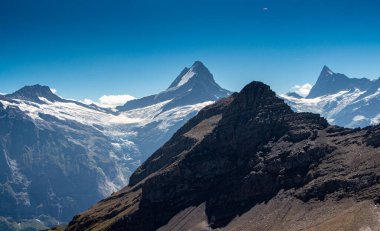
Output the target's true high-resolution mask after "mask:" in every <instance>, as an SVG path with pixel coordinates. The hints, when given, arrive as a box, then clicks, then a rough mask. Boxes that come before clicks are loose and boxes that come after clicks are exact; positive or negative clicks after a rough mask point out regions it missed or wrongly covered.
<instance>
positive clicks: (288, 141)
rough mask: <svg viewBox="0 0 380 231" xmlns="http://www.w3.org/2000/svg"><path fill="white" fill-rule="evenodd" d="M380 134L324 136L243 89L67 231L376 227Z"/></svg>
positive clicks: (264, 90)
mask: <svg viewBox="0 0 380 231" xmlns="http://www.w3.org/2000/svg"><path fill="white" fill-rule="evenodd" d="M379 145H380V128H379V127H372V128H366V129H362V130H360V129H355V130H352V129H345V128H340V127H334V126H329V125H328V123H327V122H326V120H325V119H323V118H321V117H319V115H315V114H310V113H294V112H293V111H291V109H290V108H289V107H288V106H287V105H286V104H285V103H284V102H283V101H282V100H281V99H279V98H277V97H276V95H275V93H274V92H273V91H271V90H270V88H269V87H268V86H267V85H265V84H263V83H260V82H252V83H251V84H249V85H247V86H246V87H245V88H244V89H243V90H242V91H241V92H240V93H238V94H233V95H232V96H231V97H229V98H227V99H224V100H221V101H219V102H217V103H216V104H214V105H211V106H209V107H207V108H205V109H203V110H202V111H201V112H199V114H198V115H197V116H196V117H194V118H193V119H191V120H190V121H189V122H188V123H187V124H186V125H185V126H183V127H182V128H181V129H180V130H179V131H178V132H177V133H176V134H175V135H174V136H173V137H172V139H170V140H169V141H168V142H167V143H166V144H165V145H164V146H163V147H161V148H160V149H159V150H157V151H156V152H155V153H154V154H153V155H152V156H151V157H150V158H149V159H148V160H147V161H146V162H145V163H144V164H143V165H142V166H141V167H140V168H139V169H138V170H137V171H136V172H135V173H134V174H133V175H132V177H131V179H130V184H129V186H127V187H125V188H124V189H123V190H121V191H120V192H117V193H115V194H113V195H112V196H111V197H109V198H107V199H105V200H103V201H100V202H99V203H98V204H96V205H94V206H93V207H92V208H90V209H89V210H88V211H85V212H83V213H82V214H79V215H77V216H75V217H74V219H73V220H72V221H71V222H70V224H69V227H68V228H67V229H68V230H156V229H159V228H160V230H211V229H222V230H284V229H285V230H300V229H302V230H328V229H330V230H339V229H341V230H358V229H357V228H367V227H368V228H372V230H374V229H375V228H376V227H379V225H380V224H379V211H378V209H377V203H379V202H380V197H379V196H380V195H379V194H380V193H379V192H380V191H379V190H380V184H379V181H380V171H379V170H380V148H379Z"/></svg>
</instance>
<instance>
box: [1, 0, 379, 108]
mask: <svg viewBox="0 0 380 231" xmlns="http://www.w3.org/2000/svg"><path fill="white" fill-rule="evenodd" d="M379 12H380V3H379V1H376V0H360V1H359V0H358V1H355V0H349V1H348V0H345V1H334V0H155V1H154V0H120V1H116V0H102V1H101V0H38V1H31V0H23V1H21V0H1V1H0V92H5V93H9V92H12V91H14V90H17V89H18V88H20V87H22V86H23V85H27V84H29V85H30V84H36V83H39V84H44V85H49V86H51V87H52V88H55V89H57V90H58V94H59V95H61V96H63V97H65V98H74V99H84V98H90V99H93V100H96V99H97V98H99V97H100V96H102V95H109V94H130V95H133V96H136V97H142V96H145V95H148V94H152V93H157V92H159V91H161V90H164V89H165V88H167V87H168V86H169V84H170V82H171V81H172V80H174V78H175V77H176V76H177V75H178V73H179V72H180V71H181V70H182V68H183V67H185V66H190V65H191V64H192V63H193V62H194V61H195V60H201V61H203V62H204V63H205V64H206V66H208V67H209V69H210V70H211V72H212V73H213V74H214V77H215V79H216V81H217V82H218V83H219V84H220V85H221V86H222V87H224V88H227V89H229V90H233V91H238V90H240V89H241V88H242V87H243V86H244V85H245V84H247V83H249V82H250V81H252V80H260V81H263V82H265V83H267V84H269V85H271V87H272V88H273V89H274V90H276V91H277V92H279V93H284V92H287V91H288V90H290V89H291V88H292V86H294V85H296V84H304V83H311V84H313V83H314V82H315V81H316V79H317V77H318V74H319V72H320V70H321V69H322V66H323V65H325V64H326V65H328V66H329V67H330V68H331V69H332V70H334V71H336V72H340V73H345V74H347V75H348V76H351V77H368V78H372V79H373V78H377V77H379V76H380V14H379Z"/></svg>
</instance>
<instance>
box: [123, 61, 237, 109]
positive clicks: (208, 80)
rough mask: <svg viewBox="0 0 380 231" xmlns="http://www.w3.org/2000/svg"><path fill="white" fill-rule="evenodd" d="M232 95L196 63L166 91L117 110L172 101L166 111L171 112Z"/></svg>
mask: <svg viewBox="0 0 380 231" xmlns="http://www.w3.org/2000/svg"><path fill="white" fill-rule="evenodd" d="M230 93H231V92H229V91H228V90H225V89H223V88H221V87H220V86H219V85H218V84H217V83H216V82H215V80H214V77H213V75H212V74H211V73H210V71H209V70H208V69H207V68H206V67H205V66H204V65H203V63H202V62H200V61H196V62H194V64H193V65H192V66H191V67H190V68H185V69H184V70H183V71H182V72H181V73H180V74H179V75H178V77H177V78H176V79H175V80H174V81H173V83H172V84H171V85H170V86H169V88H168V89H167V90H166V91H163V92H161V93H159V94H156V95H151V96H147V97H143V98H141V99H136V100H131V101H128V102H127V103H126V104H125V105H123V106H120V107H118V108H117V109H118V110H120V111H126V110H132V109H136V108H141V107H146V106H149V105H153V104H157V103H160V102H164V101H166V100H171V101H170V103H168V104H167V105H165V109H164V110H169V109H172V108H174V107H178V106H183V105H190V104H196V103H199V102H205V101H215V100H218V99H220V98H224V97H226V96H228V95H229V94H230Z"/></svg>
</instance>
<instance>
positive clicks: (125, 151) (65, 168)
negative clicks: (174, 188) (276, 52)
mask: <svg viewBox="0 0 380 231" xmlns="http://www.w3.org/2000/svg"><path fill="white" fill-rule="evenodd" d="M186 69H187V70H188V71H187V72H186V73H181V75H180V76H179V77H177V79H176V80H175V81H174V82H173V84H175V87H169V88H168V89H167V90H165V91H163V92H161V93H159V94H157V95H153V96H148V97H145V98H142V99H138V100H133V101H131V102H132V105H133V107H132V106H129V105H130V104H128V103H127V104H126V105H125V106H124V107H119V108H118V110H116V111H115V110H110V109H105V108H101V107H98V106H96V105H86V104H83V103H80V102H77V101H73V100H66V99H62V98H61V97H59V96H57V95H55V94H54V93H53V92H51V90H50V88H49V87H47V86H41V85H34V86H26V87H24V88H22V89H20V90H19V91H17V92H15V93H13V94H8V95H1V96H0V168H1V169H3V171H2V172H1V173H0V216H4V217H12V218H15V219H21V218H22V219H24V218H36V217H38V216H41V215H48V216H51V217H53V218H55V219H57V220H61V221H67V220H68V219H71V217H72V215H74V214H75V213H77V212H79V211H81V210H83V209H86V208H87V207H88V206H90V205H91V204H93V203H95V202H96V201H98V200H100V199H102V198H104V197H105V196H109V195H110V194H111V193H112V192H115V191H117V190H118V189H120V188H121V187H123V186H125V185H126V184H127V183H128V179H129V176H130V174H131V172H132V171H134V170H135V169H136V168H137V167H138V166H139V165H140V164H141V162H142V161H144V160H145V159H146V158H147V157H148V156H149V155H150V154H151V153H152V152H153V151H154V150H155V149H157V148H158V147H160V146H161V145H162V144H163V143H165V142H166V141H167V140H168V139H169V138H170V137H171V136H172V134H174V132H175V131H176V130H177V129H178V128H179V127H181V126H182V125H183V124H184V123H185V122H186V121H187V120H189V119H190V118H191V117H193V116H194V115H195V114H196V113H197V112H198V111H199V110H201V109H202V108H203V107H205V106H207V105H209V104H211V103H212V102H214V101H215V100H217V99H218V98H221V97H225V96H228V95H229V94H230V92H229V91H227V90H224V89H222V88H220V87H219V85H217V84H216V83H215V81H214V79H213V77H212V75H211V73H209V71H208V70H207V68H206V67H205V66H204V65H203V64H202V63H201V62H196V63H195V64H194V65H193V66H192V67H191V68H186ZM178 78H180V81H178ZM176 81H177V82H178V83H176ZM173 84H172V85H173ZM215 91H217V93H216V92H215ZM195 96H198V97H195ZM189 98H192V99H191V100H189ZM146 99H149V100H146ZM137 104H139V105H137ZM89 192H90V193H89ZM94 192H97V193H94Z"/></svg>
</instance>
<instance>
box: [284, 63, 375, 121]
mask: <svg viewBox="0 0 380 231" xmlns="http://www.w3.org/2000/svg"><path fill="white" fill-rule="evenodd" d="M281 97H282V98H284V99H285V100H286V102H287V103H288V104H289V105H290V106H291V107H292V109H293V110H295V111H297V112H313V113H319V114H321V115H322V116H324V117H325V118H327V120H328V121H329V122H330V123H332V124H335V125H339V126H344V127H352V128H353V127H365V126H368V125H374V124H378V123H380V110H379V108H380V78H379V79H376V80H369V79H366V78H361V79H358V78H349V77H347V76H346V75H344V74H339V73H335V72H333V71H332V70H331V69H330V68H328V67H327V66H324V67H323V69H322V71H321V73H320V75H319V78H318V80H317V82H316V83H315V85H314V86H313V87H312V89H311V90H310V93H309V94H308V95H307V96H306V97H305V98H304V97H302V96H300V95H298V94H297V93H294V92H291V93H288V94H285V95H281Z"/></svg>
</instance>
